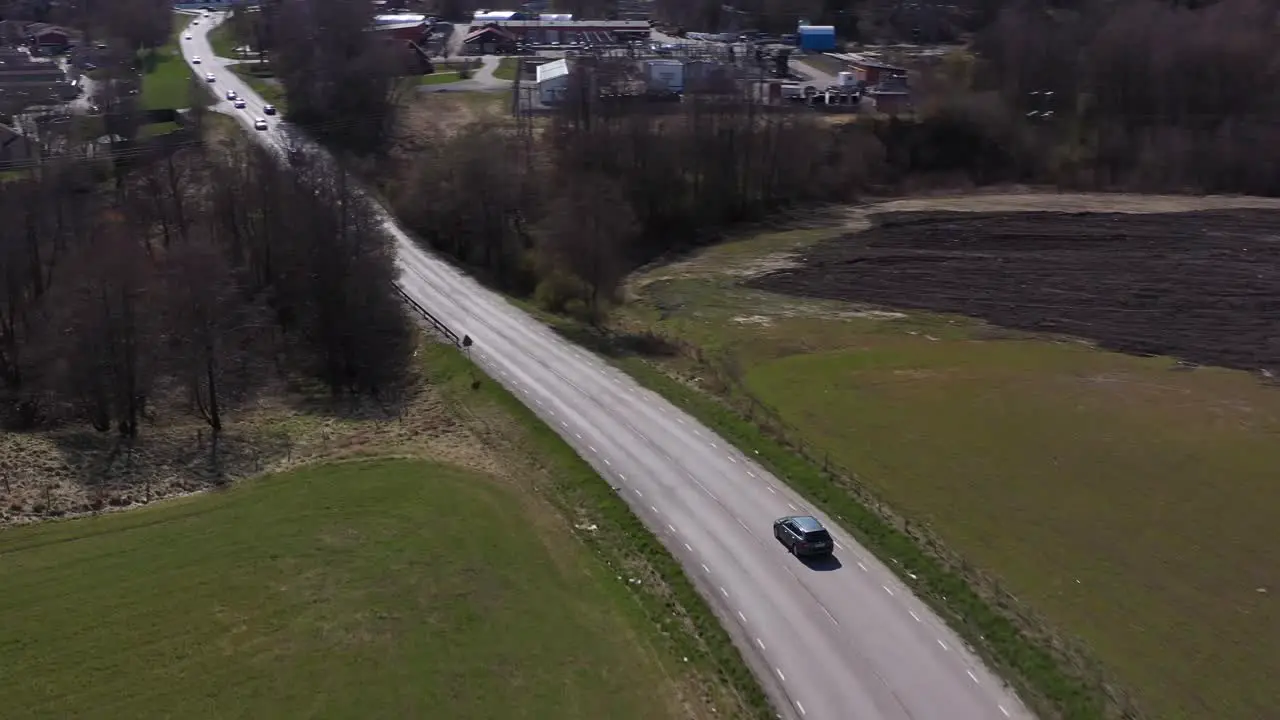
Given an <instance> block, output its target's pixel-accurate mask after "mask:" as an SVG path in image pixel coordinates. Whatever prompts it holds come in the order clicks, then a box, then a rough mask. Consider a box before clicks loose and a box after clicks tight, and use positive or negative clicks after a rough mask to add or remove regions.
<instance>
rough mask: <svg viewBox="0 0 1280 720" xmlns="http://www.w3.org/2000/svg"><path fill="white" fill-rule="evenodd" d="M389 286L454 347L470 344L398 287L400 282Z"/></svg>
mask: <svg viewBox="0 0 1280 720" xmlns="http://www.w3.org/2000/svg"><path fill="white" fill-rule="evenodd" d="M391 286H392V287H394V288H395V289H396V292H398V293H400V297H402V298H404V300H405V302H407V303H409V307H411V308H413V309H414V311H415V312H417V313H418V314H419V315H421V316H422V317H424V318H426V319H427V322H429V323H431V325H432V327H434V328H435V329H436V330H439V331H440V334H442V335H444V336H445V337H446V338H448V339H449V342H451V343H453V344H454V346H455V347H460V348H461V347H466V346H467V345H470V344H471V343H470V342H466V343H464V342H463V339H462V338H460V337H458V333H456V332H454V331H452V330H450V329H449V326H448V325H445V324H444V323H443V322H441V321H440V318H438V317H436V316H435V315H432V314H431V311H430V310H428V309H426V308H424V307H422V305H421V304H419V303H418V301H417V300H414V299H413V298H411V297H409V293H407V292H405V291H404V288H402V287H400V283H392V285H391ZM467 340H470V338H467Z"/></svg>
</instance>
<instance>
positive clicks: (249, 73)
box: [227, 63, 288, 115]
mask: <svg viewBox="0 0 1280 720" xmlns="http://www.w3.org/2000/svg"><path fill="white" fill-rule="evenodd" d="M227 68H228V69H230V70H231V72H233V73H235V74H236V75H239V76H240V79H242V80H244V81H245V83H246V84H247V85H248V86H249V87H251V88H253V91H254V92H256V93H258V95H259V96H260V97H261V98H262V99H263V100H266V101H267V102H269V103H271V104H273V105H275V106H276V108H278V109H279V110H280V113H281V114H282V115H283V114H284V112H285V109H286V108H287V107H288V102H287V98H286V97H285V92H284V87H282V86H281V85H280V82H279V81H278V80H276V76H275V73H274V72H272V71H271V70H270V69H269V68H268V69H266V70H263V69H261V68H260V67H259V66H256V65H255V64H253V63H237V64H235V65H228V66H227Z"/></svg>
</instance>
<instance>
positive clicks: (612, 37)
mask: <svg viewBox="0 0 1280 720" xmlns="http://www.w3.org/2000/svg"><path fill="white" fill-rule="evenodd" d="M487 27H497V28H500V29H501V30H503V31H504V32H505V33H507V34H509V35H510V36H512V37H514V38H515V39H516V41H517V42H519V43H524V44H527V45H560V44H564V45H572V44H583V45H586V44H591V45H608V44H612V43H615V42H627V41H630V40H647V39H648V38H649V22H648V21H647V20H575V19H574V17H573V15H571V14H568V13H543V14H541V15H537V14H530V13H522V12H519V11H516V10H483V11H479V12H477V13H476V14H475V15H474V16H473V17H472V20H471V30H470V32H469V33H468V35H467V38H468V40H467V41H466V42H468V43H469V47H472V46H474V45H476V44H477V43H484V42H493V41H494V38H493V37H491V36H485V35H476V33H477V31H479V30H480V29H482V28H487ZM472 35H475V39H474V40H472V39H471V38H472ZM472 51H473V52H474V50H472Z"/></svg>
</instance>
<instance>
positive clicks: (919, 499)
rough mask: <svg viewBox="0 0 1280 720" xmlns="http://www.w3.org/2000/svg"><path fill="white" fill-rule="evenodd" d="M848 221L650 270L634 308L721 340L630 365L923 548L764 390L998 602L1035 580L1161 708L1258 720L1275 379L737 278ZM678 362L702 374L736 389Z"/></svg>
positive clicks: (1128, 681)
mask: <svg viewBox="0 0 1280 720" xmlns="http://www.w3.org/2000/svg"><path fill="white" fill-rule="evenodd" d="M834 232H838V230H835V231H833V230H829V229H828V230H822V229H818V230H800V231H792V232H782V233H768V234H764V235H759V236H755V237H753V238H750V239H744V240H742V241H739V242H733V243H728V244H725V245H721V246H718V247H715V248H711V249H709V250H706V251H704V252H702V253H700V254H699V255H697V256H695V257H694V258H692V259H689V260H687V261H683V262H678V263H676V264H674V265H670V266H666V267H661V268H657V269H655V270H652V271H651V272H649V273H647V274H646V275H642V276H640V277H638V278H635V279H634V281H633V283H632V285H631V293H632V296H633V297H632V302H631V303H630V304H628V305H627V306H625V307H623V308H621V309H620V310H619V312H618V318H617V320H616V325H617V326H618V327H620V328H623V329H627V330H632V331H635V330H647V331H654V332H657V333H659V334H661V335H664V336H667V337H672V338H676V339H679V340H680V341H681V342H683V343H687V344H688V346H690V347H697V348H700V351H701V353H702V355H703V357H704V358H705V359H704V361H701V362H699V361H693V360H690V359H688V358H687V357H685V356H683V355H682V356H679V357H669V358H662V359H653V358H650V359H649V360H648V361H646V362H641V361H640V360H638V359H637V358H628V359H624V360H622V361H621V364H622V365H623V366H625V367H627V368H628V369H630V370H632V371H633V372H634V373H635V374H637V376H638V377H640V378H641V379H642V380H644V381H646V382H647V383H648V384H650V385H651V386H653V387H655V389H659V390H661V391H663V392H665V393H666V394H668V396H670V397H672V398H673V399H675V400H677V401H678V402H680V403H682V404H684V405H686V407H688V408H689V409H690V410H692V411H694V412H695V413H696V414H699V415H700V416H701V417H702V418H703V419H704V420H706V421H708V422H711V423H712V424H714V425H716V426H717V427H718V428H719V429H720V430H721V431H722V432H724V433H725V434H726V435H727V436H728V437H731V438H733V439H734V440H735V441H736V442H738V443H739V444H744V443H745V444H750V445H751V446H752V447H764V446H765V445H766V444H769V445H771V448H772V449H770V450H768V451H766V450H762V451H761V452H762V454H763V455H765V456H767V457H766V460H768V461H769V462H770V463H771V464H772V465H773V466H774V467H775V468H778V469H781V470H782V471H783V474H784V476H785V477H787V479H788V480H790V481H791V482H792V483H793V484H794V485H797V486H798V487H800V488H801V489H802V491H804V492H806V493H807V494H808V495H809V496H810V497H811V498H812V499H814V500H818V501H820V502H822V503H823V504H824V505H826V506H827V507H829V508H831V507H835V508H836V509H837V511H838V512H839V514H842V515H844V516H845V517H846V518H850V519H851V520H850V522H851V523H853V524H855V525H857V524H858V523H864V524H865V527H855V528H854V530H855V532H856V533H858V534H860V535H862V536H863V537H864V538H868V542H869V543H870V544H871V545H872V546H878V548H879V549H880V550H881V551H882V553H881V554H882V555H885V554H887V555H890V556H892V557H895V558H898V559H901V558H902V557H903V555H904V554H909V553H911V552H913V551H912V550H909V549H907V548H905V547H904V546H903V545H902V543H901V541H902V538H896V539H895V538H892V537H889V536H888V535H884V536H883V537H881V536H880V533H881V532H882V525H883V523H878V522H877V521H875V520H874V519H872V518H868V517H865V516H859V515H858V513H859V511H858V510H857V508H856V507H854V505H853V502H852V498H853V493H851V492H848V491H844V490H841V486H840V485H838V484H833V482H832V480H831V479H829V478H827V477H826V476H824V475H823V474H822V473H821V472H819V471H818V470H817V469H816V468H815V467H814V466H813V465H812V464H806V463H802V462H800V461H798V460H797V459H796V458H795V455H794V453H792V452H791V451H790V450H788V449H785V448H782V447H780V446H779V445H778V444H777V443H771V442H770V440H769V439H768V438H766V437H765V436H763V435H761V433H760V432H759V431H757V430H754V429H753V428H752V427H751V425H752V424H751V423H748V422H746V420H745V418H746V417H747V416H748V412H747V410H746V409H747V408H748V407H751V404H750V403H749V402H746V401H745V398H746V397H748V396H750V397H754V398H755V399H756V400H757V401H758V404H756V405H755V406H754V410H752V411H750V416H751V417H753V418H754V419H755V420H756V421H757V422H756V423H754V424H756V425H760V424H761V423H763V425H764V426H765V427H767V428H770V429H771V437H773V438H777V437H783V436H785V439H786V442H788V443H789V444H791V445H793V446H799V447H802V448H803V451H804V453H805V454H806V455H808V456H809V457H811V458H816V459H817V460H818V464H821V463H823V462H830V464H831V465H832V466H833V467H839V468H845V469H852V470H851V472H856V474H857V480H858V482H859V483H860V485H861V487H864V488H866V489H868V490H869V491H870V493H871V495H872V496H874V497H875V498H876V499H878V500H881V501H884V502H885V503H886V504H887V505H888V506H889V507H891V508H892V509H893V510H894V511H895V512H896V514H898V515H901V516H904V517H906V518H907V519H909V520H910V521H911V522H912V523H914V524H916V525H917V526H921V525H923V526H927V528H928V530H929V531H930V532H929V534H930V535H932V536H934V537H937V538H940V539H941V540H942V542H943V544H944V546H945V548H946V549H947V551H949V552H946V553H944V556H950V557H956V556H958V557H960V558H963V559H964V561H965V562H966V563H967V564H968V565H969V566H970V568H969V572H968V576H969V577H970V579H977V580H979V581H978V582H976V583H974V585H973V586H974V587H976V588H979V589H981V590H982V591H983V592H982V594H983V595H984V596H985V597H986V598H987V599H988V600H990V599H991V598H993V597H995V596H996V593H997V592H998V591H997V590H996V589H995V586H994V585H992V584H991V583H988V582H985V580H986V579H994V580H996V581H998V586H999V588H1000V591H1002V592H998V594H999V595H1000V596H1004V595H1003V593H1006V592H1007V593H1008V594H1009V595H1010V596H1012V598H1017V602H1016V603H1014V605H1015V606H1016V607H1017V608H1018V611H1017V612H1016V613H1015V614H1014V615H1009V616H1008V617H1015V618H1016V616H1017V614H1021V611H1025V610H1028V609H1029V610H1031V611H1033V612H1034V614H1035V617H1034V618H1032V619H1030V620H1027V619H1026V618H1024V619H1023V620H1022V621H1020V622H1021V624H1022V626H1023V627H1024V628H1029V629H1031V630H1032V631H1033V633H1034V632H1035V631H1037V630H1044V629H1048V630H1051V631H1053V632H1054V633H1055V634H1057V635H1058V636H1059V637H1062V638H1066V639H1067V640H1069V641H1071V642H1072V644H1074V645H1076V646H1078V647H1081V648H1083V649H1084V650H1085V651H1086V653H1085V655H1086V658H1085V659H1083V660H1080V661H1079V662H1078V664H1077V667H1078V669H1079V671H1080V673H1081V674H1082V675H1086V676H1087V675H1091V674H1092V673H1093V668H1092V667H1091V665H1092V663H1091V662H1090V660H1089V659H1088V658H1089V657H1092V658H1094V659H1096V660H1097V661H1099V662H1100V664H1101V667H1102V668H1103V670H1104V671H1105V678H1106V679H1107V680H1110V681H1117V682H1118V684H1119V686H1120V688H1121V689H1122V691H1126V690H1127V691H1130V692H1131V693H1132V698H1133V699H1134V700H1135V701H1136V703H1137V706H1138V707H1139V708H1140V709H1141V710H1143V711H1144V712H1145V713H1146V714H1148V715H1149V716H1151V717H1160V718H1175V717H1176V718H1205V719H1206V720H1208V719H1210V718H1212V719H1215V720H1217V719H1225V718H1241V719H1242V720H1243V719H1246V718H1256V717H1261V716H1263V715H1265V714H1266V713H1267V709H1268V708H1274V707H1276V706H1277V704H1280V690H1278V687H1280V686H1277V685H1276V684H1275V683H1274V682H1273V681H1272V680H1270V679H1269V676H1270V675H1271V674H1272V673H1273V672H1274V669H1275V668H1276V667H1277V661H1278V658H1277V656H1276V654H1275V648H1276V647H1280V609H1277V607H1276V605H1275V603H1274V602H1273V601H1271V599H1270V598H1271V597H1272V595H1273V593H1274V592H1276V588H1275V587H1274V585H1271V584H1272V583H1274V580H1273V579H1270V578H1269V577H1268V574H1267V572H1266V571H1265V570H1264V568H1269V567H1274V566H1275V564H1276V562H1277V558H1276V550H1275V542H1274V540H1275V538H1276V532H1275V530H1274V528H1275V525H1274V522H1273V515H1274V513H1273V510H1272V509H1273V508H1274V507H1276V506H1277V505H1280V484H1277V483H1276V482H1275V481H1274V480H1275V477H1276V468H1280V444H1277V443H1276V442H1275V438H1276V434H1277V432H1280V395H1278V394H1277V393H1276V392H1275V390H1274V389H1270V388H1267V387H1264V386H1261V385H1260V384H1259V383H1258V382H1257V380H1256V379H1255V378H1254V377H1252V376H1250V375H1249V374H1246V373H1241V372H1232V371H1225V370H1218V369H1213V368H1202V369H1200V370H1196V371H1195V372H1177V371H1175V370H1173V363H1172V361H1170V360H1168V359H1165V358H1135V357H1130V356H1125V355H1120V354H1116V353H1109V352H1102V351H1097V350H1093V349H1090V348H1089V347H1087V346H1084V345H1080V344H1077V343H1068V342H1051V341H1048V340H1041V339H1035V338H1031V337H1030V336H1026V335H1017V334H1008V333H996V332H992V331H991V330H990V329H989V328H985V327H982V326H981V325H979V324H977V323H974V322H970V321H968V320H965V319H963V318H943V317H937V316H930V315H926V314H918V313H911V314H904V315H901V316H896V317H895V316H892V315H889V316H876V315H874V314H868V313H866V312H863V310H862V309H860V308H855V307H852V306H850V305H845V304H842V303H836V302H821V301H809V300H804V299H799V298H792V297H782V296H777V295H771V294H768V293H763V292H758V291H754V290H750V289H747V288H744V287H742V286H741V285H740V284H739V280H738V278H739V277H741V276H742V275H745V274H750V273H751V272H758V271H759V270H761V269H765V268H767V267H768V266H770V264H771V263H774V262H776V261H777V257H778V256H777V255H776V253H778V252H779V251H786V250H789V249H794V248H797V247H803V246H804V245H806V244H808V243H811V242H814V241H816V240H818V239H821V238H822V237H826V236H830V235H831V234H833V233H834ZM997 337H999V338H1004V339H995V338H997ZM672 377H674V378H690V377H697V378H698V382H697V386H698V387H700V388H704V389H710V390H712V394H713V395H715V396H717V397H719V398H720V399H722V400H723V399H727V400H728V401H729V404H730V406H732V407H735V408H738V410H740V411H734V412H728V411H726V406H725V405H723V404H719V403H716V402H709V399H710V398H709V397H708V395H707V394H706V393H704V392H700V391H695V390H692V389H691V386H690V384H689V383H684V382H673V381H672V380H671V378H672ZM762 418H767V419H764V420H762ZM864 515H865V514H864ZM857 517H860V518H861V519H858V520H852V518H857ZM915 552H918V551H915ZM921 562H923V561H921ZM903 564H904V565H905V564H906V562H905V561H904V562H903ZM937 572H938V573H942V572H943V571H942V570H941V569H938V570H937ZM916 584H917V587H920V588H921V589H922V590H923V591H925V592H926V594H932V595H935V596H941V595H947V596H948V600H947V602H946V603H943V604H945V605H948V606H949V607H951V608H953V610H954V614H955V615H956V616H957V617H958V616H963V617H964V618H965V620H963V621H960V620H957V622H958V623H959V624H961V625H967V626H969V629H970V630H971V631H972V632H971V635H985V636H986V637H987V638H989V640H988V641H987V642H988V644H989V645H990V646H991V648H992V651H993V652H995V653H996V654H997V655H998V656H1000V657H1001V658H1002V662H1003V664H1005V665H1006V666H1013V667H1018V668H1020V672H1021V673H1022V674H1023V675H1025V676H1027V678H1028V681H1029V682H1031V683H1032V684H1033V685H1034V686H1036V687H1037V688H1038V689H1039V691H1040V692H1041V693H1042V694H1046V695H1049V696H1058V700H1059V701H1058V703H1057V704H1058V705H1059V706H1060V707H1061V706H1063V700H1064V699H1065V698H1072V697H1076V695H1075V690H1072V687H1073V685H1072V683H1070V682H1068V681H1067V679H1066V678H1065V677H1064V676H1062V675H1061V673H1059V672H1058V671H1052V670H1051V669H1049V668H1046V667H1042V666H1041V665H1040V664H1039V663H1037V662H1030V661H1028V660H1027V658H1030V657H1031V656H1030V655H1028V653H1031V652H1032V650H1033V648H1034V645H1033V644H1028V642H1026V641H1016V642H1015V641H1013V640H1010V639H1009V638H1007V637H1005V636H1004V635H1003V634H999V633H997V632H996V629H998V626H999V625H1000V621H999V620H998V618H997V617H995V616H994V615H992V616H990V617H987V616H986V615H984V612H989V609H990V607H991V605H992V603H991V602H986V603H984V604H985V605H986V608H987V609H986V610H983V609H982V608H980V607H979V606H978V604H977V603H978V598H977V597H976V596H974V597H970V598H967V599H966V597H962V596H964V595H965V594H964V593H962V592H960V591H959V590H957V589H956V588H954V587H952V588H951V590H950V591H949V592H943V591H941V590H938V588H942V587H944V586H945V583H943V581H942V579H941V575H938V577H937V578H936V579H934V580H931V579H930V578H928V577H925V578H923V579H921V580H920V581H918V582H916ZM1269 585H1271V586H1270V588H1269V589H1268V586H1269ZM926 586H927V587H926ZM930 588H933V590H930ZM1004 597H1005V598H1006V601H1009V602H1012V600H1011V598H1010V597H1009V596H1004ZM939 602H941V601H939ZM984 617H985V618H986V619H983V618H984ZM1042 621H1043V622H1042ZM1019 658H1021V659H1019ZM1077 689H1078V688H1077ZM1086 695H1088V696H1093V697H1095V700H1093V701H1089V702H1080V703H1077V704H1075V707H1077V709H1078V714H1077V716H1079V717H1089V716H1093V715H1094V714H1095V713H1097V712H1100V711H1099V710H1098V706H1097V702H1098V700H1097V698H1098V697H1100V695H1099V693H1098V689H1097V686H1096V685H1095V688H1094V690H1093V691H1089V692H1088V693H1086ZM1074 702H1075V701H1069V702H1068V703H1067V704H1071V703H1074Z"/></svg>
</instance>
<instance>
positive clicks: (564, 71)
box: [537, 58, 569, 105]
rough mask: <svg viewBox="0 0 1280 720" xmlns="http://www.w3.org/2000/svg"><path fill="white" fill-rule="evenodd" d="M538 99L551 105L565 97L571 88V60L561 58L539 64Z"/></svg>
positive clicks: (544, 103)
mask: <svg viewBox="0 0 1280 720" xmlns="http://www.w3.org/2000/svg"><path fill="white" fill-rule="evenodd" d="M537 84H538V100H539V101H540V102H541V103H542V104H543V105H550V104H553V103H556V102H559V101H561V100H563V99H564V94H565V92H567V91H568V89H569V60H568V59H567V58H560V59H559V60H552V61H551V62H549V63H544V64H542V65H539V66H538V70H537Z"/></svg>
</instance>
